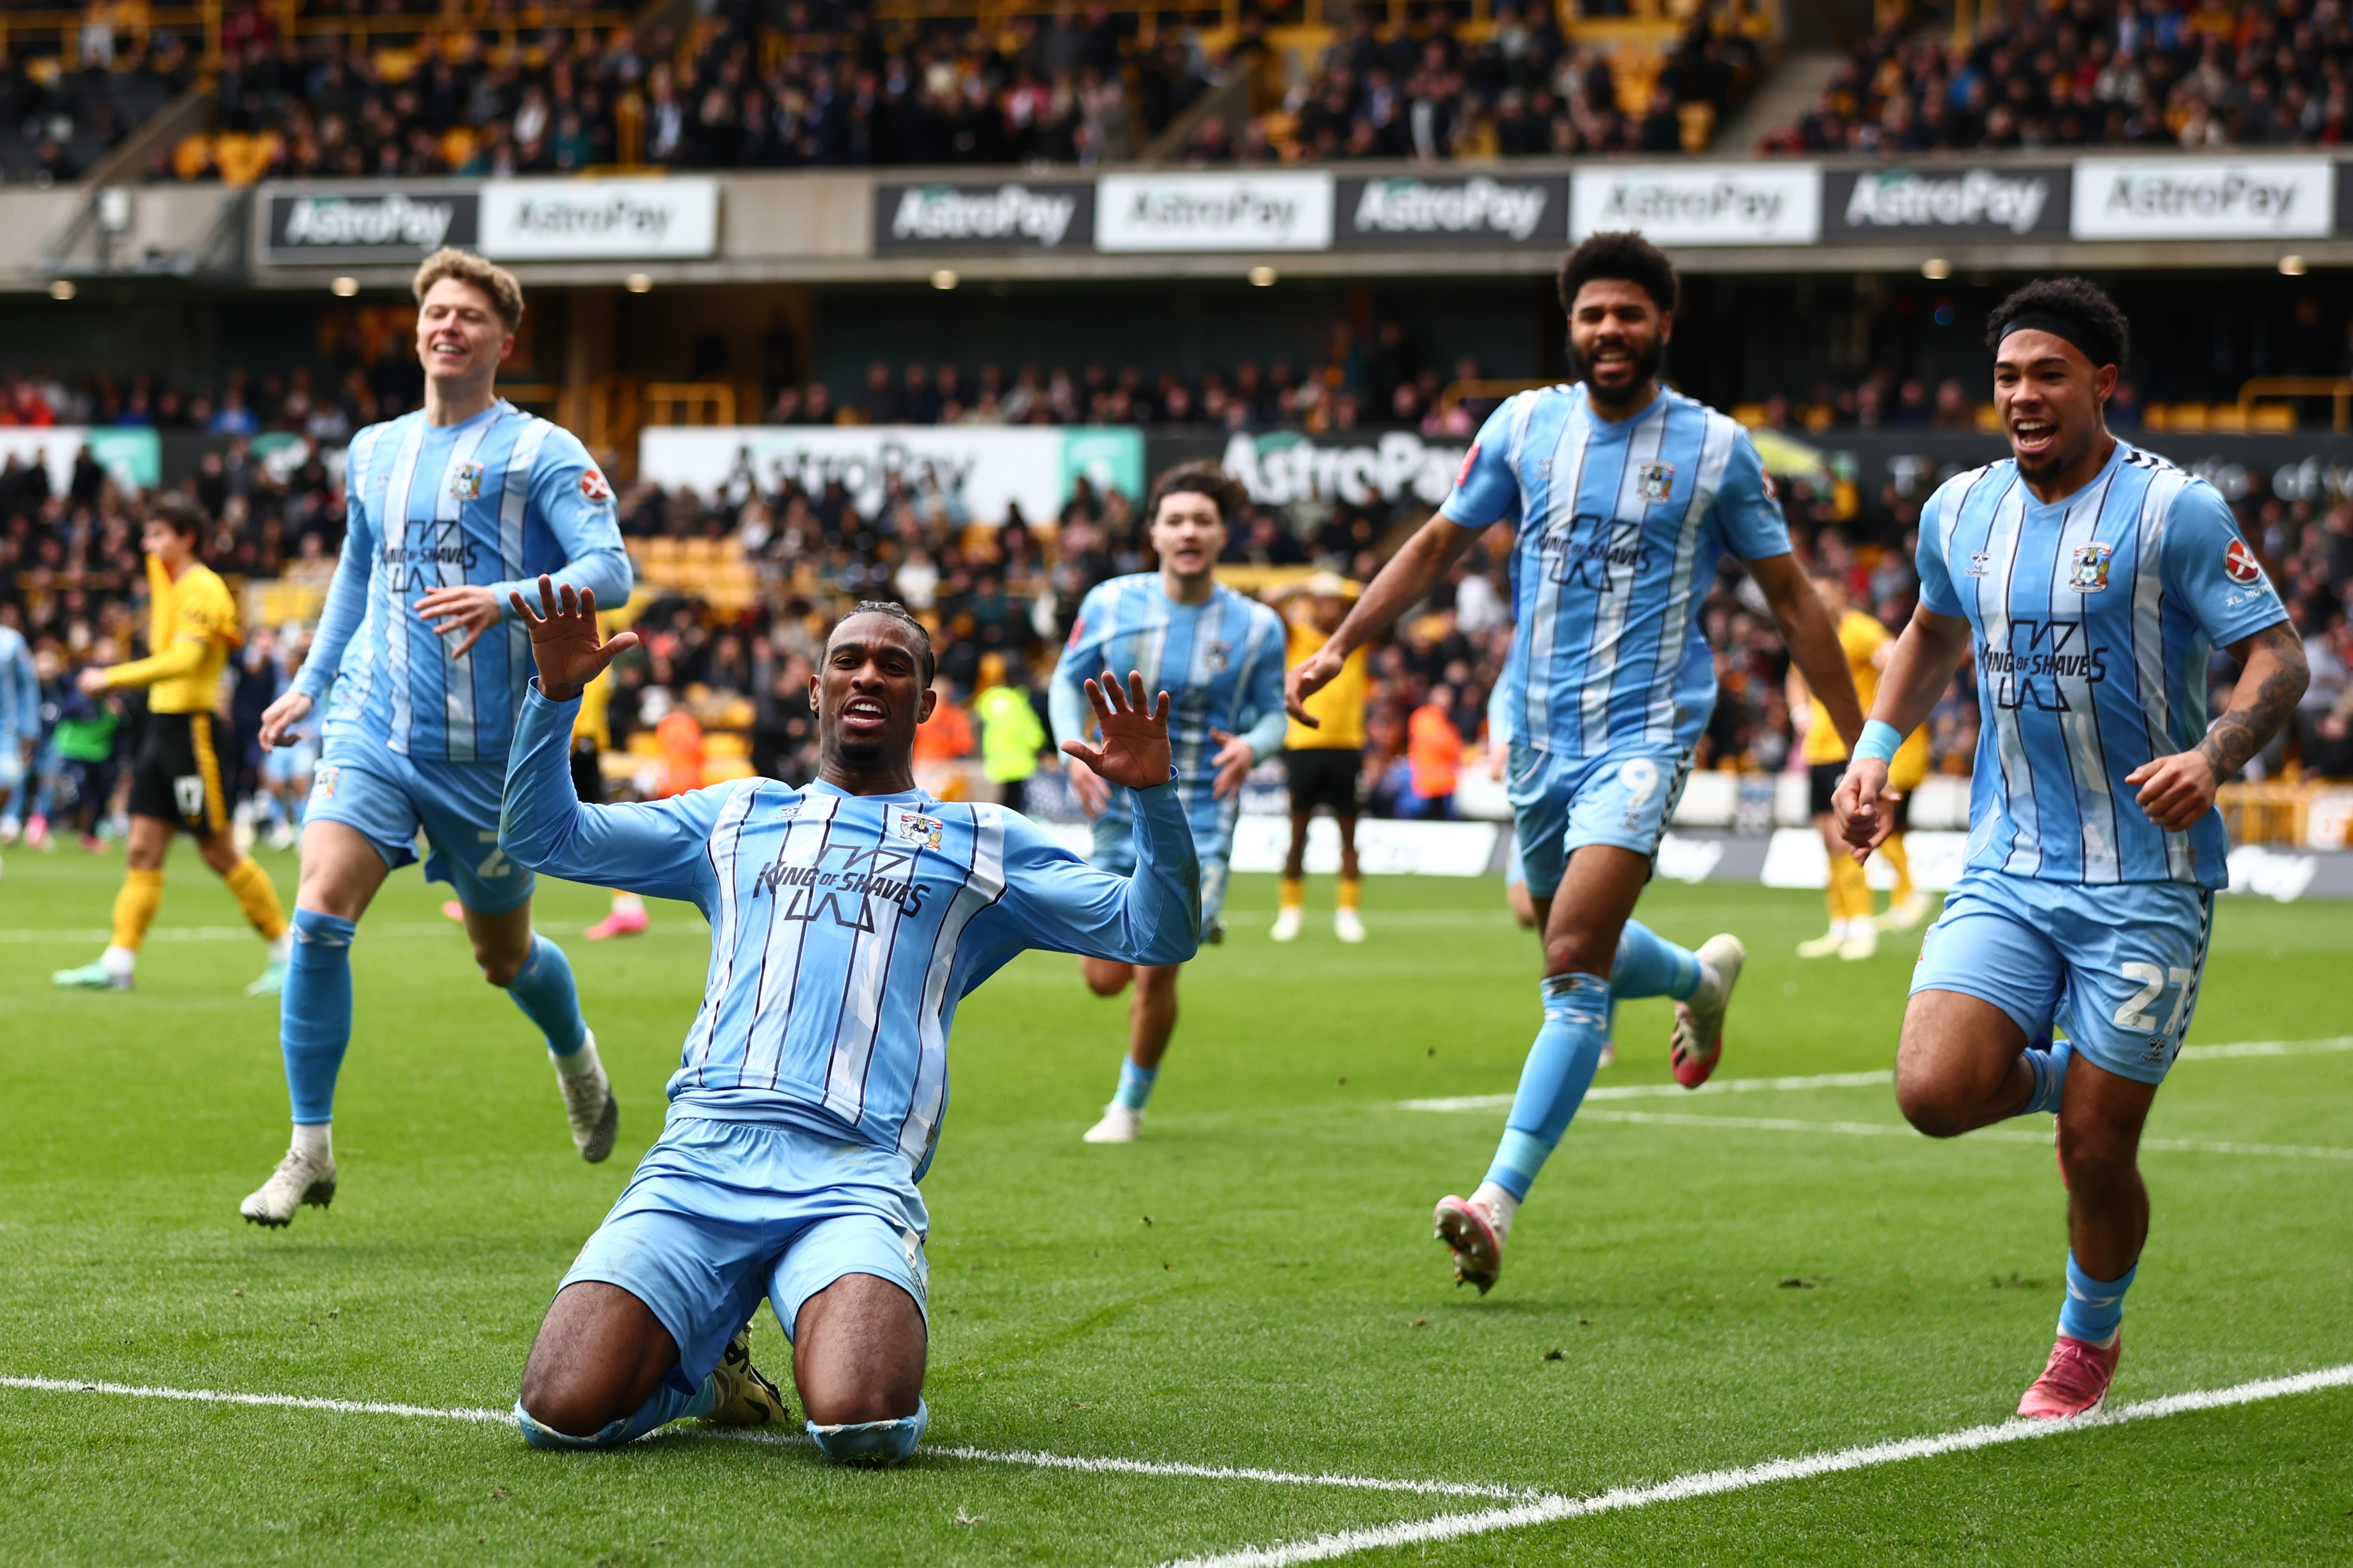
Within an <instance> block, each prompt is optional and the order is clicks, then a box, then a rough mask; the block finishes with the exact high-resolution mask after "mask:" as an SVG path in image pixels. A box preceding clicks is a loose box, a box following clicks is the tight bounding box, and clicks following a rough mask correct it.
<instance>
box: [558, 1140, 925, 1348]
mask: <svg viewBox="0 0 2353 1568" xmlns="http://www.w3.org/2000/svg"><path fill="white" fill-rule="evenodd" d="M931 1225H932V1221H931V1215H929V1214H928V1213H927V1212H925V1210H924V1208H923V1194H921V1193H919V1192H917V1191H916V1190H915V1181H914V1173H913V1171H912V1170H911V1169H910V1168H909V1166H908V1164H907V1162H906V1159H905V1157H904V1156H902V1155H901V1154H899V1153H897V1152H895V1151H892V1150H887V1149H877V1148H875V1147H873V1146H872V1145H871V1144H867V1143H849V1142H838V1141H836V1140H833V1139H830V1138H822V1137H819V1136H818V1135H817V1134H815V1133H811V1132H804V1131H800V1130H799V1129H797V1128H791V1127H776V1126H771V1125H768V1124H766V1123H764V1122H756V1121H713V1120H711V1119H709V1118H706V1117H695V1116H680V1117H674V1118H672V1119H671V1121H670V1124H669V1125H668V1126H666V1127H664V1128H663V1129H662V1135H661V1137H660V1138H659V1139H658V1140H656V1141H655V1143H654V1146H653V1147H652V1148H650V1149H649V1150H647V1151H646V1157H645V1158H644V1159H643V1160H640V1161H639V1162H638V1168H637V1172H636V1173H635V1174H633V1175H631V1176H630V1177H629V1184H628V1186H627V1187H625V1188H624V1189H622V1192H621V1195H620V1198H619V1199H618V1200H617V1202H616V1203H615V1204H614V1205H613V1209H612V1212H611V1213H610V1214H607V1215H606V1216H605V1223H604V1224H602V1225H600V1226H597V1227H596V1235H594V1236H592V1237H589V1238H588V1244H587V1245H586V1247H582V1248H581V1249H580V1256H579V1257H578V1258H575V1259H573V1262H572V1268H571V1269H570V1271H569V1272H567V1273H566V1274H565V1276H564V1284H565V1285H570V1284H573V1283H575V1282H576V1281H578V1280H582V1279H600V1280H603V1281H604V1282H605V1283H607V1284H608V1285H617V1286H619V1287H620V1288H621V1289H624V1290H627V1291H628V1293H629V1294H630V1295H632V1296H635V1297H636V1298H637V1299H638V1300H640V1301H643V1302H644V1303H645V1304H646V1305H647V1306H648V1307H649V1308H651V1309H652V1310H653V1314H654V1316H655V1317H657V1318H659V1319H660V1320H661V1325H662V1327H663V1328H665V1329H667V1330H669V1331H670V1338H671V1339H672V1340H674V1341H676V1342H677V1344H678V1366H677V1368H676V1369H675V1370H674V1371H673V1372H672V1373H670V1376H671V1378H672V1379H673V1380H674V1381H675V1383H676V1385H677V1386H678V1387H679V1388H681V1390H684V1391H686V1392H688V1393H691V1392H692V1391H693V1390H694V1389H695V1388H696V1387H698V1386H700V1385H701V1384H702V1380H703V1378H704V1377H705V1376H706V1375H707V1374H708V1373H710V1371H711V1369H712V1367H715V1366H717V1365H718V1364H719V1358H720V1356H721V1355H722V1354H723V1353H724V1352H725V1351H726V1349H727V1342H728V1341H729V1340H732V1339H733V1338H734V1337H735V1335H736V1334H737V1332H739V1331H741V1330H742V1329H743V1327H744V1324H745V1323H747V1322H750V1321H752V1314H753V1313H754V1311H755V1310H758V1308H759V1305H760V1298H761V1297H762V1296H764V1295H765V1297H767V1298H768V1300H769V1303H770V1304H771V1305H772V1306H774V1307H775V1308H776V1321H777V1322H779V1323H781V1324H783V1325H784V1330H785V1337H786V1338H787V1339H790V1338H791V1337H792V1335H793V1326H794V1324H795V1322H796V1321H797V1320H798V1319H799V1317H800V1310H801V1306H802V1303H804V1302H806V1301H807V1300H808V1299H809V1298H810V1297H812V1296H814V1295H816V1294H817V1293H818V1291H820V1290H822V1289H825V1288H826V1287H827V1286H828V1285H831V1284H832V1283H833V1282H834V1281H836V1280H838V1279H841V1278H842V1277H843V1276H844V1275H847V1274H871V1275H873V1276H875V1277H876V1278H877V1279H887V1280H889V1281H890V1282H891V1283H892V1284H893V1285H896V1286H898V1287H899V1289H902V1290H904V1291H905V1292H906V1293H907V1294H908V1295H909V1296H910V1297H912V1298H913V1300H914V1302H915V1306H916V1307H917V1309H918V1310H921V1311H922V1312H923V1321H924V1323H925V1325H926V1326H927V1327H928V1326H929V1324H930V1322H931V1300H930V1281H931V1265H930V1263H929V1262H928V1261H927V1260H926V1259H925V1258H924V1257H923V1238H924V1237H925V1236H927V1235H928V1234H929V1233H930V1231H931ZM556 1289H559V1290H560V1289H563V1286H562V1285H559V1286H558V1287H556Z"/></svg>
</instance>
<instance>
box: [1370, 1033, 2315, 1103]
mask: <svg viewBox="0 0 2353 1568" xmlns="http://www.w3.org/2000/svg"><path fill="white" fill-rule="evenodd" d="M2332 1051H2353V1035H2339V1036H2337V1037H2335V1038H2333V1039H2327V1040H2239V1041H2234V1042H2233V1043H2232V1044H2230V1045H2222V1046H2184V1047H2182V1048H2181V1056H2180V1059H2181V1060H2183V1061H2221V1060H2226V1059H2231V1058H2240V1057H2304V1056H2316V1055H2320V1054H2322V1053H2325V1052H2332ZM1894 1081H1895V1074H1894V1072H1893V1071H1892V1070H1890V1069H1888V1068H1880V1069H1879V1070H1878V1071H1876V1072H1824V1073H1813V1074H1810V1075H1808V1076H1806V1077H1803V1078H1732V1079H1715V1080H1714V1081H1712V1082H1708V1083H1704V1084H1702V1085H1700V1087H1699V1088H1697V1089H1685V1088H1683V1086H1682V1085H1680V1084H1672V1083H1621V1084H1610V1085H1608V1086H1605V1087H1604V1088H1601V1089H1588V1090H1587V1091H1586V1095H1585V1098H1586V1099H1587V1100H1681V1099H1694V1098H1697V1097H1698V1096H1701V1095H1710V1094H1755V1093H1758V1092H1760V1091H1767V1090H1769V1091H1774V1092H1782V1093H1786V1092H1788V1091H1791V1090H1804V1089H1868V1088H1870V1087H1872V1086H1873V1085H1875V1084H1883V1083H1894ZM1511 1103H1512V1097H1511V1096H1510V1095H1508V1094H1462V1095H1456V1096H1453V1097H1451V1099H1445V1100H1399V1101H1398V1110H1508V1109H1510V1107H1511Z"/></svg>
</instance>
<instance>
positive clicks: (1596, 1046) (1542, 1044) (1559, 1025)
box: [1487, 974, 1609, 1198]
mask: <svg viewBox="0 0 2353 1568" xmlns="http://www.w3.org/2000/svg"><path fill="white" fill-rule="evenodd" d="M1608 1041H1609V982H1608V981H1606V980H1604V979H1602V978H1601V977H1600V976H1599V975H1597V974H1553V975H1547V976H1546V978H1545V983H1544V1027H1543V1028H1541V1029H1539V1030H1538V1031H1536V1040H1535V1045H1534V1046H1532V1047H1529V1049H1528V1059H1527V1062H1526V1063H1525V1065H1524V1066H1523V1067H1522V1068H1520V1087H1519V1089H1518V1091H1517V1092H1516V1093H1514V1095H1513V1096H1512V1114H1511V1115H1510V1116H1509V1117H1507V1118H1506V1119H1505V1120H1504V1138H1503V1142H1500V1143H1498V1144H1497V1145H1496V1147H1495V1161H1494V1163H1493V1164H1492V1165H1490V1166H1489V1167H1488V1168H1487V1180H1489V1181H1491V1182H1493V1183H1494V1184H1496V1185H1497V1186H1499V1187H1501V1188H1503V1189H1504V1191H1505V1192H1507V1193H1509V1194H1512V1196H1514V1197H1515V1198H1525V1197H1526V1196H1527V1195H1528V1188H1529V1187H1530V1186H1531V1185H1532V1184H1534V1183H1535V1179H1536V1173H1537V1172H1538V1171H1541V1170H1543V1169H1544V1163H1545V1162H1546V1160H1547V1159H1550V1158H1551V1157H1552V1152H1553V1149H1554V1147H1555V1146H1556V1144H1558V1143H1559V1142H1560V1138H1561V1134H1562V1133H1564V1132H1566V1131H1568V1122H1569V1119H1570V1118H1571V1117H1573V1116H1575V1115H1576V1114H1577V1106H1578V1105H1579V1104H1581V1103H1583V1101H1584V1100H1585V1091H1586V1090H1587V1089H1589V1088H1591V1087H1592V1085H1593V1073H1594V1069H1595V1068H1598V1067H1599V1066H1600V1065H1601V1047H1603V1046H1604V1045H1605V1044H1607V1043H1608Z"/></svg>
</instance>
